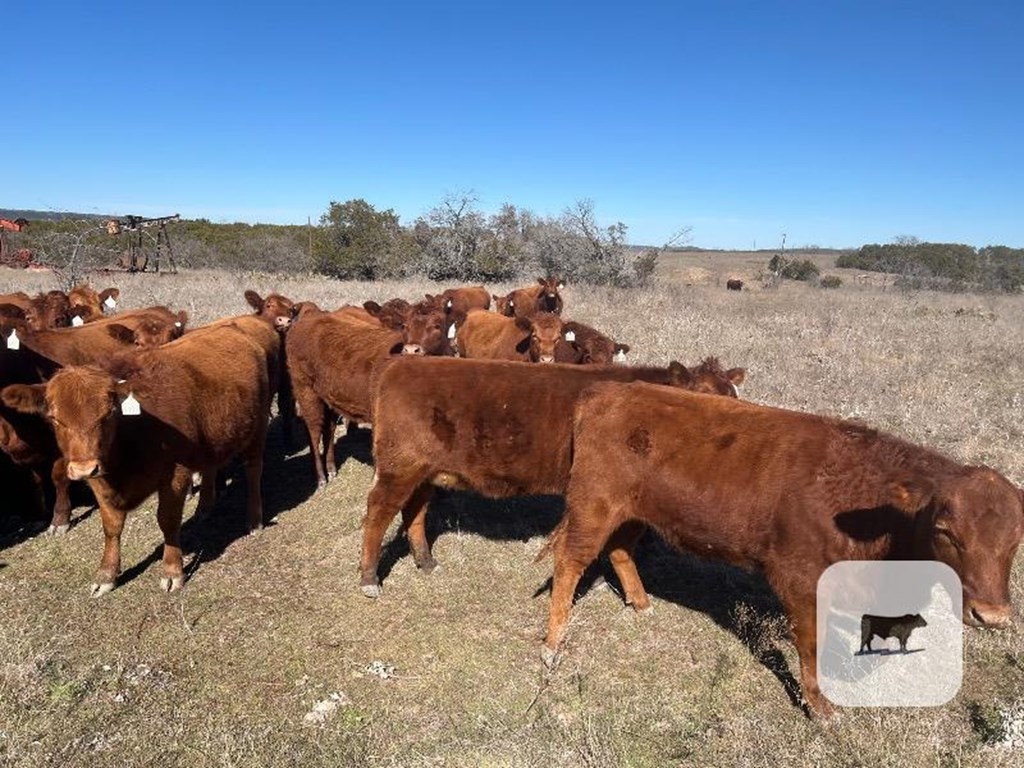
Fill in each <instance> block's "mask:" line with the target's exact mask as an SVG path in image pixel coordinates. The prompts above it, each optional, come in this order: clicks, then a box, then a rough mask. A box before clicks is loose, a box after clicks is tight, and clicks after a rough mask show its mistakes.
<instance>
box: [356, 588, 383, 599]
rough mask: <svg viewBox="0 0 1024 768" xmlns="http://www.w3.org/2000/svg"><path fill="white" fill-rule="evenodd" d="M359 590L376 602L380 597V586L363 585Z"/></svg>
mask: <svg viewBox="0 0 1024 768" xmlns="http://www.w3.org/2000/svg"><path fill="white" fill-rule="evenodd" d="M359 589H360V590H361V591H362V593H363V594H364V595H366V596H367V597H370V598H373V599H374V600H376V599H377V598H378V597H380V593H381V589H380V584H362V585H360V587H359Z"/></svg>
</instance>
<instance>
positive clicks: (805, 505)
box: [371, 383, 1024, 714]
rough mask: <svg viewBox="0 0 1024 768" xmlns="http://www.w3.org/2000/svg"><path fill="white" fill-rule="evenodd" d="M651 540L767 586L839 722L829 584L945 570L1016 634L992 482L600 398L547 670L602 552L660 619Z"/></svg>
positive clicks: (813, 433)
mask: <svg viewBox="0 0 1024 768" xmlns="http://www.w3.org/2000/svg"><path fill="white" fill-rule="evenodd" d="M371 494H372V492H371ZM646 525H649V526H651V527H652V528H654V529H655V530H656V531H657V532H658V533H659V534H660V535H661V537H662V538H663V539H664V540H665V541H666V542H668V543H670V544H672V545H673V546H675V547H678V548H679V549H683V550H688V551H690V552H694V553H696V554H698V555H701V556H702V557H707V558H712V559H716V560H724V561H726V562H729V563H732V564H733V565H738V566H741V567H745V568H749V569H756V570H759V571H761V572H762V573H763V574H764V575H765V577H766V578H767V580H768V583H769V584H770V585H771V586H772V588H773V589H774V590H775V593H776V594H777V595H778V597H779V599H780V601H781V602H782V605H783V607H784V608H785V611H786V613H787V615H788V617H789V620H790V622H791V623H792V626H793V629H794V637H795V642H796V648H797V652H798V654H799V657H800V672H801V681H802V688H803V694H804V698H805V700H806V702H807V703H808V704H809V705H810V707H811V709H812V710H813V711H814V712H817V713H819V714H827V713H829V712H830V710H831V706H830V705H829V703H828V702H827V701H826V699H825V698H824V697H823V696H822V694H821V691H820V689H819V687H818V678H817V665H816V649H817V616H816V608H815V595H816V587H817V582H818V578H819V576H820V575H821V574H822V572H823V571H824V570H825V569H826V568H828V566H829V565H831V564H832V563H836V562H840V561H843V560H889V559H894V560H919V559H925V560H939V561H941V562H944V563H946V564H948V565H949V566H950V567H952V568H953V569H954V570H955V571H956V572H957V574H958V575H959V576H960V579H961V581H962V582H963V587H964V596H963V619H964V621H965V622H966V623H968V624H972V625H975V626H984V627H1003V626H1006V625H1007V624H1008V623H1009V619H1010V614H1011V606H1010V589H1009V576H1010V568H1011V565H1012V563H1013V556H1014V553H1015V552H1016V550H1017V547H1018V545H1019V544H1020V541H1021V537H1022V536H1024V491H1022V490H1021V489H1019V488H1017V487H1016V486H1015V485H1013V484H1012V483H1010V482H1009V481H1007V480H1006V478H1004V477H1003V476H1002V475H1000V474H999V473H998V472H995V471H994V470H992V469H989V468H987V467H968V466H963V465H961V464H958V463H956V462H954V461H952V460H951V459H948V458H946V457H945V456H942V455H940V454H938V453H935V452H934V451H931V450H929V449H927V448H922V447H918V446H916V445H911V444H910V443H907V442H904V441H903V440H900V439H898V438H896V437H893V436H891V435H886V434H883V433H880V432H876V431H875V430H872V429H869V428H867V427H864V426H861V425H859V424H854V423H851V422H846V421H839V420H836V419H829V418H825V417H822V416H815V415H811V414H805V413H798V412H793V411H785V410H781V409H778V408H769V407H767V406H761V405H753V404H751V403H745V402H741V401H738V400H730V399H726V398H710V397H700V396H697V395H693V394H691V393H688V392H681V391H678V390H671V389H668V388H666V387H653V386H650V385H648V384H643V383H638V384H625V385H622V384H599V385H596V386H594V387H593V388H592V389H591V390H590V391H589V392H588V393H587V394H586V395H584V396H583V397H582V398H581V399H580V402H579V405H578V406H577V409H576V416H575V438H574V442H573V460H572V470H571V472H570V477H569V481H568V491H567V493H566V513H565V517H564V518H563V520H562V522H561V523H560V524H559V526H558V528H557V530H556V532H555V533H554V534H553V536H552V539H551V546H552V548H553V550H554V556H555V574H554V581H553V586H552V593H551V614H550V620H549V623H548V633H547V638H546V639H545V641H544V658H545V661H547V662H549V663H550V662H551V661H553V659H554V657H555V653H556V650H557V649H558V646H559V643H560V642H561V640H562V636H563V633H564V631H565V624H566V620H567V618H568V615H569V610H570V607H571V604H572V597H573V591H574V590H575V588H576V584H577V582H578V581H579V578H580V574H581V573H582V572H583V570H584V568H586V567H587V565H588V564H589V563H590V562H592V561H593V560H594V559H595V558H596V557H597V556H598V555H599V554H600V553H601V551H602V550H607V551H608V552H609V556H610V559H611V563H612V566H613V567H614V568H615V571H616V573H617V575H618V577H619V580H620V581H621V583H622V587H623V591H624V593H625V600H626V602H627V603H628V604H631V605H632V606H633V607H634V608H636V609H642V608H645V607H647V606H648V605H649V604H650V599H649V598H648V596H647V593H646V591H645V590H644V586H643V583H642V582H641V581H640V578H639V575H638V574H637V571H636V566H635V563H634V562H633V557H632V552H633V548H634V546H635V544H636V541H637V538H638V536H639V534H640V532H641V531H642V530H643V528H644V526H646Z"/></svg>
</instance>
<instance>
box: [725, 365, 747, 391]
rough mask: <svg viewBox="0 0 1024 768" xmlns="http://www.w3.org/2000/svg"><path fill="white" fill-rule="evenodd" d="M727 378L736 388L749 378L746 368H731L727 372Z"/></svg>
mask: <svg viewBox="0 0 1024 768" xmlns="http://www.w3.org/2000/svg"><path fill="white" fill-rule="evenodd" d="M725 378H727V379H728V380H729V381H731V382H732V385H733V386H734V387H738V386H739V385H740V384H742V383H743V381H744V380H745V379H746V378H747V371H746V369H745V368H730V369H729V370H728V371H726V372H725Z"/></svg>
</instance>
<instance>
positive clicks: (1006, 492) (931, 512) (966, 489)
mask: <svg viewBox="0 0 1024 768" xmlns="http://www.w3.org/2000/svg"><path fill="white" fill-rule="evenodd" d="M894 495H895V498H896V506H897V507H899V508H901V509H903V510H904V511H906V512H911V513H915V514H916V520H917V526H916V531H917V537H918V538H917V546H918V552H919V554H920V555H921V556H923V557H926V558H930V559H934V560H938V561H940V562H943V563H945V564H946V565H948V566H949V567H950V568H952V569H953V570H954V571H956V572H957V575H958V576H959V577H960V581H961V582H962V583H963V590H964V600H963V620H964V623H965V624H969V625H971V626H975V627H1004V626H1007V625H1008V624H1009V623H1010V615H1011V614H1012V612H1013V609H1012V606H1011V605H1010V569H1011V567H1012V566H1013V558H1014V555H1015V554H1016V552H1017V548H1018V547H1019V546H1020V541H1021V538H1022V537H1024V492H1022V491H1021V489H1019V488H1016V487H1015V486H1014V485H1013V484H1012V483H1010V482H1009V481H1008V480H1007V479H1006V478H1005V477H1003V476H1002V475H1000V474H999V473H998V472H996V471H995V470H992V469H989V468H988V467H967V468H966V469H965V471H964V472H963V473H961V474H957V475H955V476H953V477H950V478H946V479H943V480H942V481H939V482H937V483H935V484H934V485H932V484H931V481H922V480H920V479H919V478H915V479H913V480H907V481H900V482H897V483H896V484H895V486H894Z"/></svg>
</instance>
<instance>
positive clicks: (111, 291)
mask: <svg viewBox="0 0 1024 768" xmlns="http://www.w3.org/2000/svg"><path fill="white" fill-rule="evenodd" d="M119 298H121V291H120V289H118V288H104V289H103V290H102V291H100V304H103V303H104V302H106V300H107V299H113V300H114V301H117V300H118V299H119Z"/></svg>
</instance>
